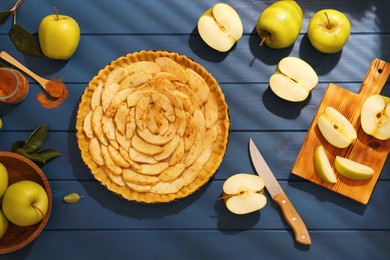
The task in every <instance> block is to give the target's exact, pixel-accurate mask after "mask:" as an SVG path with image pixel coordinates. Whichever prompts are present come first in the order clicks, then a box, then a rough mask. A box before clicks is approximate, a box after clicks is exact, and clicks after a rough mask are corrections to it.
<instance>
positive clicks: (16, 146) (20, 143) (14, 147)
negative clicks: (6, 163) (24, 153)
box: [11, 140, 26, 152]
mask: <svg viewBox="0 0 390 260" xmlns="http://www.w3.org/2000/svg"><path fill="white" fill-rule="evenodd" d="M25 143H26V141H23V140H19V141H16V142H15V143H13V144H12V146H11V152H15V151H16V150H17V149H19V148H20V149H22V147H23V145H24V144H25Z"/></svg>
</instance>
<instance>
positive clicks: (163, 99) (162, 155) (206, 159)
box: [76, 51, 230, 203]
mask: <svg viewBox="0 0 390 260" xmlns="http://www.w3.org/2000/svg"><path fill="white" fill-rule="evenodd" d="M229 128H230V122H229V115H228V107H227V104H226V101H225V98H224V95H223V93H222V91H221V89H220V87H219V85H218V83H217V81H216V80H215V79H214V78H213V76H212V75H211V74H210V73H208V72H207V71H206V69H204V67H202V66H201V65H199V64H198V63H196V62H194V61H192V60H190V59H189V58H187V57H185V56H183V55H179V54H176V53H172V52H166V51H141V52H136V53H133V54H129V55H127V56H123V57H120V58H118V59H117V60H115V61H113V62H112V63H111V64H109V65H107V66H106V67H105V68H103V69H102V70H101V71H100V72H99V73H98V74H97V75H96V76H95V77H94V78H93V79H92V80H91V81H90V82H89V85H88V87H87V88H86V90H85V92H84V94H83V95H82V97H81V102H80V105H79V109H78V113H77V123H76V129H77V139H78V145H79V148H80V150H81V156H82V159H83V160H84V162H85V163H86V165H87V166H88V167H89V169H90V170H91V172H92V174H93V175H94V177H95V178H96V179H97V180H98V181H99V182H101V183H102V184H103V185H104V186H106V188H107V189H109V190H110V191H112V192H114V193H116V194H118V195H120V196H121V197H123V198H125V199H128V200H134V201H139V202H146V203H157V202H169V201H172V200H175V199H179V198H183V197H186V196H188V195H190V194H191V193H193V192H194V191H196V190H197V189H199V188H200V187H201V186H203V185H204V184H205V183H207V182H208V181H209V179H210V178H211V177H212V176H213V175H214V174H215V172H216V170H217V169H218V167H219V165H220V163H221V161H222V158H223V156H224V154H225V151H226V148H227V143H228V138H229Z"/></svg>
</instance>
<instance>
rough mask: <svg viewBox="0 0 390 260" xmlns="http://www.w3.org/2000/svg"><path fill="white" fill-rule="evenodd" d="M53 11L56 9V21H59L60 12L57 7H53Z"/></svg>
mask: <svg viewBox="0 0 390 260" xmlns="http://www.w3.org/2000/svg"><path fill="white" fill-rule="evenodd" d="M53 9H54V11H55V12H56V20H57V21H58V20H59V18H58V10H57V7H55V6H53Z"/></svg>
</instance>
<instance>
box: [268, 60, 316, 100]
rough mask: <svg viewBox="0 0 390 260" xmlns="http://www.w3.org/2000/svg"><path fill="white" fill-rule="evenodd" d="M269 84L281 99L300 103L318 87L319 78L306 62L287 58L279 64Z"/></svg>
mask: <svg viewBox="0 0 390 260" xmlns="http://www.w3.org/2000/svg"><path fill="white" fill-rule="evenodd" d="M269 84H270V88H271V90H272V91H273V92H274V93H275V94H276V95H277V96H279V97H280V98H282V99H285V100H288V101H292V102H300V101H303V100H305V99H306V98H307V97H308V95H309V93H310V92H311V91H312V90H313V89H314V88H315V87H316V86H317V84H318V76H317V73H316V72H315V71H314V69H313V68H312V67H311V66H310V65H309V64H308V63H307V62H305V61H304V60H302V59H300V58H296V57H286V58H283V59H282V60H281V61H280V62H279V63H278V66H277V68H276V71H275V73H274V74H273V75H272V76H271V77H270V80H269Z"/></svg>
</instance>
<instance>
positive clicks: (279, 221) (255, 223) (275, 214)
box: [46, 172, 390, 244]
mask: <svg viewBox="0 0 390 260" xmlns="http://www.w3.org/2000/svg"><path fill="white" fill-rule="evenodd" d="M59 174H60V172H59ZM223 183H224V181H223V180H213V181H211V182H209V183H208V184H207V185H205V186H204V187H202V188H201V189H200V190H198V191H197V192H195V193H194V194H192V195H191V196H189V197H187V198H185V199H182V200H178V201H175V202H172V203H169V204H156V205H145V204H140V203H135V202H130V201H127V200H124V199H122V198H120V197H119V196H117V195H115V194H113V193H111V192H110V191H108V190H107V189H106V188H104V187H103V186H102V185H100V184H99V183H97V182H95V181H57V180H50V185H51V189H52V193H53V208H52V213H51V216H50V220H49V222H48V224H47V226H46V229H47V230H64V231H67V230H95V229H102V230H122V229H131V230H167V229H175V230H196V229H197V230H207V229H210V230H231V231H237V232H239V231H243V230H269V229H276V230H281V231H284V230H291V228H290V227H289V226H288V225H287V223H286V222H285V221H284V218H283V217H282V214H281V212H280V210H279V208H278V207H277V205H276V204H275V203H274V202H272V200H271V198H270V197H269V195H268V194H267V193H266V196H267V199H268V202H267V204H266V206H265V207H264V208H263V209H262V210H261V211H259V212H254V213H252V214H247V215H234V214H233V213H231V212H229V211H228V210H227V208H226V207H225V205H224V202H223V201H222V200H217V199H218V198H219V197H220V196H221V193H222V185H223ZM281 186H282V188H283V189H284V190H285V191H286V193H287V194H288V196H289V197H290V200H291V201H292V202H293V203H294V205H295V207H296V209H297V211H298V212H299V214H300V215H301V217H302V219H303V220H304V221H305V224H306V226H307V228H308V229H309V232H311V231H313V230H329V229H331V230H353V229H359V230H389V229H390V222H389V221H388V219H389V218H390V209H389V208H388V207H383V205H385V203H386V200H387V199H388V198H389V196H390V183H389V182H386V181H380V182H378V185H377V187H376V190H375V193H374V196H373V197H372V203H370V204H369V205H368V206H365V205H363V204H360V203H358V202H354V201H351V200H350V199H348V198H346V197H343V196H341V195H339V194H337V193H334V192H331V191H329V190H326V189H324V188H322V187H320V186H317V185H313V184H312V183H310V182H292V181H289V182H287V181H281ZM71 192H77V193H79V194H80V195H82V196H84V197H83V198H82V199H81V201H80V202H79V203H77V204H66V203H64V202H63V197H64V196H65V195H67V194H69V193H71ZM378 212H380V214H378ZM91 214H93V216H92V215H91ZM194 220H196V221H194ZM346 220H348V221H346ZM291 239H292V240H293V237H291ZM291 243H292V241H291ZM313 244H315V242H313Z"/></svg>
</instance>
